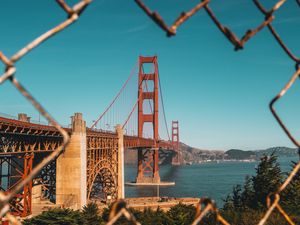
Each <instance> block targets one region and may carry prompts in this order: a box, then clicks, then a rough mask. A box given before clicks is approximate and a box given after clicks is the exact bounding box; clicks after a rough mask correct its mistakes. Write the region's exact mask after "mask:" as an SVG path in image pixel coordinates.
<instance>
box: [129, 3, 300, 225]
mask: <svg viewBox="0 0 300 225" xmlns="http://www.w3.org/2000/svg"><path fill="white" fill-rule="evenodd" d="M135 1H136V3H137V4H138V6H139V7H140V8H141V9H142V10H143V11H144V12H145V13H146V14H147V15H148V16H149V17H150V18H151V19H152V20H153V21H154V22H155V23H156V24H158V26H159V27H161V28H162V29H163V30H164V31H165V32H166V33H167V36H169V37H170V36H173V35H175V34H176V29H177V28H178V27H179V26H180V25H182V24H183V23H184V22H185V21H186V20H187V19H188V18H189V17H191V16H192V15H194V14H195V13H197V12H198V11H199V10H200V9H201V8H204V10H205V11H206V12H207V14H208V16H209V17H210V18H211V19H212V21H213V22H214V24H215V25H216V26H217V28H218V29H219V30H220V31H221V32H222V33H223V34H224V35H225V37H226V38H227V39H228V40H229V41H230V42H231V43H232V44H233V45H234V47H235V50H240V49H243V47H244V44H245V43H246V42H247V41H248V40H249V39H250V38H252V37H253V36H254V35H256V34H257V33H258V32H260V31H261V30H262V29H263V28H264V27H266V26H267V27H268V29H269V31H270V33H271V34H272V36H273V37H274V39H275V40H276V41H277V42H278V44H279V45H280V46H281V48H282V49H283V50H284V52H285V53H286V54H287V55H288V57H289V58H291V59H292V60H293V61H294V62H295V63H296V72H295V73H294V74H293V76H292V77H291V79H290V80H289V82H288V83H287V84H286V85H285V87H284V88H283V89H282V90H281V91H280V92H279V94H277V95H276V96H275V97H274V98H273V99H272V100H271V102H270V104H269V107H270V110H271V112H272V114H273V116H274V117H275V119H276V121H277V122H278V123H279V125H280V126H281V128H282V129H283V131H284V132H285V133H286V135H287V136H288V137H289V139H290V140H291V141H292V142H293V143H294V144H295V145H296V146H297V147H298V148H299V149H300V143H299V142H298V141H297V140H296V139H295V138H294V136H293V135H292V133H291V132H290V131H289V129H288V128H287V127H286V125H285V124H284V122H283V121H282V120H281V118H280V117H279V115H278V114H277V112H276V110H275V108H274V104H275V103H276V102H277V101H278V100H279V99H280V98H281V97H282V96H283V95H284V94H285V93H286V92H287V91H288V90H289V89H290V88H291V86H292V85H293V84H294V82H295V81H296V80H297V78H298V77H299V76H300V58H299V57H297V56H296V55H295V54H294V53H292V51H291V50H290V49H289V48H288V47H287V45H286V44H285V43H284V42H283V40H282V39H281V37H280V36H279V34H278V33H277V31H276V29H275V28H274V27H273V25H272V22H273V21H274V19H275V16H274V13H275V12H276V11H277V10H278V9H280V7H281V6H282V5H283V4H284V3H285V2H286V0H278V1H277V3H276V4H275V5H274V6H273V7H272V8H271V9H270V10H266V9H265V8H264V6H263V5H262V4H261V3H260V2H259V0H253V2H254V4H255V5H256V6H257V8H258V9H259V10H260V11H261V12H262V14H263V15H264V16H265V19H264V21H263V22H262V23H261V24H260V25H259V26H258V27H257V28H255V29H253V30H248V31H247V32H246V33H245V34H244V36H243V37H242V38H238V37H237V36H236V35H235V34H234V32H233V31H232V30H231V29H229V28H228V27H226V26H224V25H222V23H221V22H220V21H219V20H218V19H217V17H216V16H215V14H214V12H213V10H212V9H211V8H210V7H209V2H210V1H209V0H202V2H201V3H199V4H198V5H197V6H196V7H195V8H193V9H192V10H190V11H189V12H188V13H182V14H181V16H179V18H178V19H177V20H176V21H175V22H174V24H173V25H172V26H171V27H168V26H167V25H166V23H165V22H164V20H163V19H162V17H161V16H160V15H159V13H157V12H152V11H151V10H150V8H148V7H147V5H145V4H144V3H143V2H142V0H135ZM295 1H296V3H297V4H298V6H299V7H300V0H295ZM299 171H300V161H299V162H298V164H297V165H296V166H295V167H294V168H293V170H292V171H291V173H290V174H289V175H288V177H287V178H286V180H285V181H284V182H283V184H282V185H281V186H280V187H279V189H278V190H277V191H276V192H275V193H270V194H269V196H268V197H267V208H268V209H267V211H266V213H265V214H264V216H263V218H261V220H260V221H259V225H263V224H265V223H266V222H267V220H268V218H269V217H270V215H271V214H272V212H273V211H274V210H275V209H277V211H278V212H279V213H280V214H281V215H282V216H283V218H284V219H285V220H286V222H287V223H288V224H291V225H294V224H295V223H294V222H293V221H292V219H291V218H290V217H289V215H288V214H287V213H286V212H285V211H284V209H283V208H282V207H281V206H280V193H281V192H282V191H283V190H285V188H286V187H287V186H288V184H289V183H290V182H291V181H292V179H293V178H294V176H295V175H296V174H297V173H298V172H299ZM201 205H204V206H205V207H204V209H203V210H198V213H197V216H196V218H195V221H194V222H193V224H198V222H200V221H201V220H202V219H203V217H204V216H205V214H207V213H208V212H214V213H215V214H216V218H217V221H219V222H221V223H222V224H226V225H227V224H229V223H228V222H227V221H225V220H224V219H223V218H222V217H221V215H220V214H219V213H218V210H217V208H216V206H215V204H214V203H213V202H212V201H211V200H209V199H202V202H201V201H200V203H199V207H200V209H201Z"/></svg>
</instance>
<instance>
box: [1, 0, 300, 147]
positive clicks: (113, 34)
mask: <svg viewBox="0 0 300 225" xmlns="http://www.w3.org/2000/svg"><path fill="white" fill-rule="evenodd" d="M68 2H69V3H71V4H72V3H75V2H76V1H68ZM197 2H198V1H183V0H176V1H175V0H165V1H146V3H148V4H149V6H151V7H152V8H153V9H156V10H158V11H159V12H160V13H161V15H162V16H163V17H164V18H166V21H167V22H168V23H171V22H172V21H174V19H175V18H176V17H177V15H178V14H179V13H180V12H181V11H182V10H183V9H185V10H187V9H189V8H191V7H192V6H193V5H195V4H196V3H197ZM264 2H266V6H271V5H272V4H274V3H275V1H264ZM210 6H211V8H212V9H213V10H214V12H215V14H216V15H217V17H218V18H219V19H220V20H221V21H222V23H223V24H226V25H228V26H230V27H231V28H232V29H233V30H234V31H235V32H236V33H237V34H238V36H242V35H243V34H244V32H245V31H246V30H247V29H249V28H254V27H256V26H257V25H258V24H260V23H261V22H262V21H263V19H264V17H263V15H262V14H261V13H260V12H259V11H258V9H256V7H255V5H254V4H253V2H252V1H246V0H243V1H242V0H240V1H237V0H227V1H220V0H219V1H217V0H215V1H212V3H211V4H210ZM299 10H300V9H299V7H298V6H297V4H296V1H292V0H290V1H287V3H286V4H285V5H284V6H283V7H282V9H281V10H280V11H279V12H277V13H276V14H275V15H276V19H275V21H274V23H273V24H274V26H275V27H276V29H277V30H278V32H279V33H280V34H281V36H282V38H283V39H284V40H285V42H286V43H287V45H288V46H289V47H290V48H291V49H292V50H293V52H295V53H298V55H299V54H300V45H299V41H298V40H299V37H300V30H299V29H297V27H299V25H300V14H299V12H300V11H299ZM64 19H65V14H64V12H63V11H62V10H61V9H60V8H59V7H58V6H57V4H56V3H55V1H53V0H43V1H38V0H29V1H21V0H10V1H3V2H2V3H1V8H0V21H1V36H0V50H1V51H3V52H4V54H6V55H7V56H11V55H12V54H14V53H15V52H16V51H17V50H18V49H20V48H21V47H23V46H24V45H25V44H26V43H28V42H30V41H31V40H32V39H33V38H35V37H37V36H38V35H40V34H41V33H43V32H45V31H46V30H48V29H49V28H51V27H53V26H55V25H56V24H58V23H59V22H61V21H63V20H64ZM297 42H298V43H297ZM154 54H156V55H158V60H159V70H160V76H161V82H162V85H163V89H164V101H165V106H166V113H167V118H168V120H170V121H169V122H171V120H172V119H174V120H179V122H180V137H181V140H182V141H184V142H186V143H187V144H189V145H192V146H195V147H199V148H203V149H223V150H226V149H229V148H242V149H261V148H267V147H271V146H291V147H292V146H293V145H292V144H291V142H290V141H289V140H288V138H287V137H286V135H285V134H284V133H283V131H282V130H281V128H280V127H279V125H278V124H277V122H276V121H275V120H274V118H273V116H272V115H271V113H270V111H269V109H268V104H269V101H270V100H271V99H272V97H274V96H275V95H276V94H277V93H278V92H279V91H280V89H281V88H282V87H283V86H284V85H285V83H286V82H287V81H288V80H289V78H290V77H291V76H292V74H293V73H294V63H293V62H292V61H291V60H290V59H289V58H288V57H287V55H285V53H284V52H283V50H282V49H281V48H280V47H279V45H278V44H277V42H276V41H275V40H274V38H273V37H272V36H271V34H270V33H269V31H268V29H264V30H263V31H262V32H260V33H259V34H257V35H256V36H255V37H254V38H253V39H251V40H250V41H249V42H248V43H247V44H246V46H245V49H244V50H243V51H239V52H235V51H234V50H233V46H232V45H231V44H230V43H229V42H228V41H227V40H226V39H225V38H224V36H223V34H221V33H220V32H219V30H218V29H217V28H216V27H215V25H214V24H213V22H212V21H211V20H210V18H209V17H208V16H207V14H206V13H205V11H204V10H201V11H200V12H199V13H198V14H197V15H195V16H194V17H192V18H191V19H190V20H188V21H187V22H186V23H185V24H184V25H183V26H181V27H180V28H179V29H178V33H177V35H176V36H175V37H172V38H167V37H166V35H165V33H164V32H163V31H161V30H160V29H159V28H158V27H157V26H156V25H155V24H154V23H153V22H152V21H151V20H150V19H149V18H148V17H147V16H146V15H145V14H144V13H143V12H142V11H141V10H140V9H139V8H138V7H137V6H136V4H135V3H134V1H132V0H131V1H124V0H116V1H108V0H95V1H94V2H93V4H92V5H91V6H90V7H89V8H88V9H87V10H86V11H85V12H84V14H83V15H82V17H81V18H80V20H79V21H78V22H76V23H75V24H74V25H72V26H71V27H70V28H68V29H67V30H65V31H63V32H62V33H59V34H58V35H57V36H55V37H54V38H52V39H51V40H49V41H47V42H46V43H44V44H43V45H42V46H40V47H38V48H37V49H35V50H34V51H33V52H31V53H30V54H29V55H28V56H26V57H25V58H24V59H22V60H21V61H20V62H18V63H17V74H16V75H17V78H18V79H19V80H20V81H21V82H22V83H23V84H24V85H25V87H27V88H28V89H29V90H30V92H31V93H32V94H33V95H34V96H35V97H36V98H37V99H38V100H39V101H40V102H41V103H42V104H43V105H44V106H45V107H46V109H47V110H48V111H49V112H50V113H51V114H52V115H53V116H54V117H55V118H56V119H57V120H58V121H59V122H61V123H62V124H68V123H69V117H70V116H71V115H72V114H73V113H74V112H82V113H83V114H84V118H85V119H86V121H87V123H88V124H91V122H92V120H94V119H96V118H97V117H98V116H99V114H100V113H101V112H102V111H103V110H104V109H105V107H106V106H107V104H108V103H109V102H110V101H111V100H112V99H113V97H114V96H115V94H116V93H117V91H118V90H119V89H120V88H121V86H122V84H123V83H124V81H125V80H126V78H127V76H128V75H129V73H130V71H131V70H132V68H133V66H134V65H135V63H136V61H137V57H138V56H139V55H154ZM0 69H1V70H2V69H3V66H2V65H0ZM299 90H300V87H299V84H296V85H295V86H293V88H292V90H291V91H290V92H289V93H288V94H287V95H286V96H285V97H284V98H283V99H282V101H281V102H279V103H278V104H277V105H276V107H277V108H278V112H279V113H280V115H282V117H283V119H284V120H285V121H286V123H287V125H288V127H290V128H291V130H292V131H293V132H294V133H296V134H297V133H298V134H299V133H300V122H299V119H298V118H299V117H298V115H299V112H300V105H299V104H297V103H298V102H299V95H298V93H299ZM0 94H1V96H2V98H1V100H0V112H2V113H8V114H12V115H16V114H17V113H18V112H26V113H28V114H29V115H31V116H32V117H34V118H38V113H37V112H36V111H35V110H34V109H32V107H31V106H30V104H29V103H27V102H26V101H25V100H24V99H23V98H22V97H21V96H20V94H19V93H17V91H16V90H15V89H14V88H13V87H12V86H11V85H10V84H9V83H5V84H4V85H2V86H1V88H0ZM296 136H297V135H296ZM299 136H300V135H299Z"/></svg>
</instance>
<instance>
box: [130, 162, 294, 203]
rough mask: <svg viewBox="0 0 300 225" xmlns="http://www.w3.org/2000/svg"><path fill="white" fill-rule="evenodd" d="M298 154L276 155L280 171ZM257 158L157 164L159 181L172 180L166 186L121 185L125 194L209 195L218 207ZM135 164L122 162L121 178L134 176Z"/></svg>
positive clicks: (253, 170)
mask: <svg viewBox="0 0 300 225" xmlns="http://www.w3.org/2000/svg"><path fill="white" fill-rule="evenodd" d="M297 160H298V157H280V158H279V159H278V161H279V163H280V166H281V169H282V171H283V172H288V171H290V170H291V161H296V162H297ZM257 164H258V162H247V163H246V162H220V163H203V164H194V165H182V166H171V165H164V166H160V177H161V180H162V181H175V183H176V184H175V186H169V187H159V189H158V188H157V186H153V187H142V186H140V187H132V186H125V196H126V197H143V196H158V195H159V196H169V197H204V196H206V197H210V198H212V199H214V200H215V201H216V203H217V205H218V206H219V207H222V205H223V201H222V199H224V198H225V197H226V196H227V194H228V193H230V192H232V188H233V186H234V185H236V184H241V185H242V184H243V183H244V180H245V177H246V176H247V175H253V174H255V168H256V166H257ZM136 171H137V170H136V166H134V165H125V181H133V180H135V177H136Z"/></svg>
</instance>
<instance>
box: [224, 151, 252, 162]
mask: <svg viewBox="0 0 300 225" xmlns="http://www.w3.org/2000/svg"><path fill="white" fill-rule="evenodd" d="M225 157H226V159H237V160H243V159H254V158H256V154H255V152H254V151H242V150H239V149H230V150H228V151H226V152H225Z"/></svg>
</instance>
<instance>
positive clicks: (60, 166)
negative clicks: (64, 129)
mask: <svg viewBox="0 0 300 225" xmlns="http://www.w3.org/2000/svg"><path fill="white" fill-rule="evenodd" d="M71 118H72V130H73V133H72V135H71V140H70V143H69V145H68V146H67V147H66V149H65V151H64V153H63V154H62V155H60V156H59V158H58V159H57V163H56V174H57V175H56V204H57V205H60V206H61V207H66V208H71V209H74V210H77V209H81V208H82V207H83V206H84V205H86V202H87V197H86V196H87V190H86V186H87V185H86V183H87V181H86V177H87V172H86V124H85V121H84V120H83V118H82V114H81V113H75V115H74V116H72V117H71Z"/></svg>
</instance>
